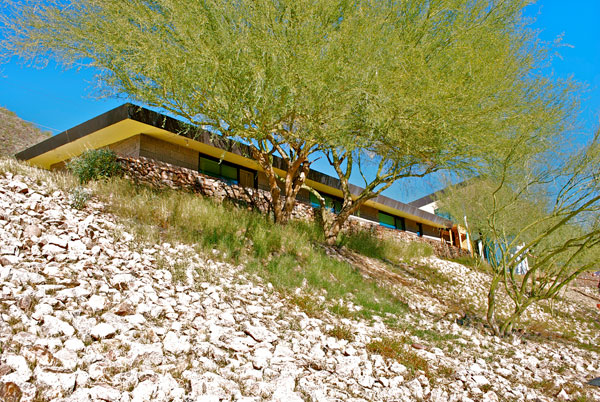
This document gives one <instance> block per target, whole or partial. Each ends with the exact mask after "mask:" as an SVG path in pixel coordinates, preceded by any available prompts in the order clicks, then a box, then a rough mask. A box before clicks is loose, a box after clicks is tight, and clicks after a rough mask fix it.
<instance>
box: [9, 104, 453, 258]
mask: <svg viewBox="0 0 600 402" xmlns="http://www.w3.org/2000/svg"><path fill="white" fill-rule="evenodd" d="M98 148H109V149H111V150H113V151H115V153H117V154H120V155H123V156H129V157H134V158H137V157H144V158H148V159H152V160H156V161H160V162H165V163H168V164H172V165H175V166H179V167H185V168H188V169H192V170H195V171H198V172H201V173H203V174H205V175H209V176H212V177H216V178H219V179H221V180H223V181H226V182H228V183H235V184H239V185H240V186H243V187H251V188H257V189H268V187H267V180H266V176H265V174H264V173H263V172H262V170H261V168H260V166H259V165H258V164H257V163H256V162H255V161H254V160H253V159H252V158H251V157H250V156H249V155H250V152H249V149H248V146H247V145H245V144H242V143H239V142H235V141H230V140H226V139H223V138H222V137H220V136H218V135H215V134H212V133H209V132H208V131H205V130H202V129H199V128H195V127H192V126H190V125H188V124H186V123H183V122H181V121H179V120H177V119H174V118H172V117H169V116H165V115H163V114H160V113H157V112H154V111H151V110H148V109H145V108H142V107H139V106H136V105H132V104H124V105H122V106H119V107H117V108H115V109H113V110H110V111H108V112H106V113H104V114H102V115H100V116H97V117H95V118H93V119H91V120H89V121H87V122H85V123H82V124H80V125H78V126H76V127H73V128H72V129H69V130H66V131H64V132H62V133H60V134H57V135H55V136H53V137H50V138H48V139H46V140H44V141H42V142H40V143H38V144H36V145H34V146H32V147H30V148H28V149H26V150H24V151H22V152H20V153H18V154H17V155H16V157H17V158H18V159H21V160H25V161H28V162H29V163H30V164H32V165H35V166H38V167H42V168H45V169H57V168H62V167H64V165H65V162H66V161H68V160H69V159H71V158H73V157H75V156H78V155H80V154H81V153H82V152H84V151H86V150H89V149H98ZM274 163H275V166H276V167H278V168H283V167H284V165H283V161H282V160H281V159H278V158H276V159H275V161H274ZM280 170H281V169H280ZM282 172H283V171H282V170H281V172H280V173H282ZM307 185H308V186H311V187H313V188H314V189H316V190H318V191H319V192H320V193H321V194H323V195H324V196H325V197H326V199H327V200H328V202H329V204H330V205H331V206H332V207H333V208H335V206H336V205H337V204H338V203H341V200H342V198H341V197H342V192H341V191H340V185H339V180H338V179H336V178H334V177H331V176H327V175H325V174H322V173H319V172H317V171H314V170H311V171H310V174H309V175H308V179H307ZM361 190H362V189H361V188H359V187H357V186H351V191H352V192H353V193H357V194H358V193H360V191H361ZM298 201H300V202H303V203H306V204H309V205H310V204H312V205H313V206H316V205H318V204H316V202H315V200H314V199H312V198H311V194H310V193H309V192H308V191H304V190H303V191H302V192H301V193H300V194H299V195H298ZM352 219H357V220H366V221H368V222H371V223H373V222H374V223H378V224H380V225H382V226H385V227H387V228H391V229H397V230H402V231H406V232H411V233H414V234H415V235H417V236H420V237H426V238H430V239H432V240H438V241H443V239H444V238H445V237H448V233H449V232H450V233H452V231H453V228H455V227H456V225H455V224H454V223H453V222H452V221H451V220H449V219H446V218H444V217H441V216H437V215H435V214H434V213H431V212H430V211H427V210H423V209H419V208H418V207H416V206H413V205H409V204H405V203H402V202H399V201H396V200H393V199H391V198H388V197H385V196H381V195H380V196H378V197H377V198H374V199H372V200H370V201H368V202H367V203H366V204H365V205H364V206H363V207H362V208H361V209H360V211H358V213H357V214H356V216H353V217H352ZM450 242H452V235H450ZM461 243H462V242H457V241H454V243H453V244H454V245H457V246H459V247H460V244H461Z"/></svg>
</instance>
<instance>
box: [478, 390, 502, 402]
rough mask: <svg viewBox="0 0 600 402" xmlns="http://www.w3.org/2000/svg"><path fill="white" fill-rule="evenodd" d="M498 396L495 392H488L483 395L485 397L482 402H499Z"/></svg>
mask: <svg viewBox="0 0 600 402" xmlns="http://www.w3.org/2000/svg"><path fill="white" fill-rule="evenodd" d="M498 401H499V399H498V395H496V393H495V392H494V391H488V392H486V393H485V394H483V397H482V399H481V402H498Z"/></svg>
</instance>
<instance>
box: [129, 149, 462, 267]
mask: <svg viewBox="0 0 600 402" xmlns="http://www.w3.org/2000/svg"><path fill="white" fill-rule="evenodd" d="M118 161H119V163H120V164H121V165H122V166H123V169H124V171H125V175H126V176H127V177H128V178H129V179H131V180H134V181H135V182H140V183H144V184H148V185H151V186H153V187H156V188H172V189H182V190H186V191H191V192H194V193H198V194H201V195H203V196H205V197H210V198H213V199H215V200H217V201H218V202H222V201H224V200H229V201H231V202H234V203H236V204H237V205H243V206H245V207H247V208H248V209H257V210H259V211H261V212H263V213H269V212H270V204H271V203H270V200H271V194H270V193H269V192H268V191H265V190H261V189H253V188H246V187H242V186H239V185H236V184H233V185H230V184H228V183H226V182H224V181H222V180H218V179H215V178H213V177H210V176H207V175H205V174H202V173H199V172H197V171H195V170H192V169H187V168H184V167H178V166H174V165H171V164H168V163H164V162H158V161H155V160H152V159H148V158H144V157H139V158H132V157H125V156H119V157H118ZM314 216H315V214H314V209H313V208H312V207H311V206H310V205H308V204H305V203H302V202H298V203H296V206H295V208H294V211H293V213H292V219H305V220H312V219H314ZM345 230H369V231H372V232H373V233H374V234H376V235H377V236H378V237H380V238H388V239H394V240H400V241H410V242H413V241H417V242H422V243H427V244H430V245H431V246H432V247H433V250H434V253H435V254H436V255H437V256H439V257H442V258H456V257H459V256H462V255H469V253H468V251H466V250H461V249H459V248H457V247H453V246H450V245H449V244H447V243H445V242H443V241H441V240H439V241H436V240H433V239H428V238H424V237H419V236H417V235H416V234H414V233H411V232H408V231H406V232H405V231H401V230H394V229H389V228H386V227H383V226H381V225H379V223H378V222H372V221H368V220H366V219H353V218H352V219H350V220H348V222H347V223H346V225H345Z"/></svg>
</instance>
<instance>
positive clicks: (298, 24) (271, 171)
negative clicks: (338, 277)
mask: <svg viewBox="0 0 600 402" xmlns="http://www.w3.org/2000/svg"><path fill="white" fill-rule="evenodd" d="M528 3H529V1H528V0H503V1H499V0H479V1H465V0H406V1H397V2H394V1H387V0H293V1H292V0H278V1H275V0H252V1H248V0H237V1H228V0H202V1H199V0H77V1H75V0H48V1H46V2H44V3H43V4H41V5H40V4H38V2H37V1H34V0H20V1H19V0H16V1H13V0H8V1H7V2H5V3H4V7H5V8H6V9H7V12H6V13H5V15H6V17H3V18H2V21H1V22H2V25H3V26H4V28H2V31H3V35H4V37H5V38H7V39H6V40H4V41H3V42H2V43H1V46H0V47H1V48H3V49H5V50H7V52H6V54H7V55H8V56H11V55H15V54H16V55H19V56H21V57H23V58H24V59H25V60H29V61H31V62H33V63H40V64H42V65H43V64H44V63H45V62H47V61H48V60H50V59H55V60H57V61H58V62H60V63H63V64H64V65H66V66H82V65H83V66H90V67H95V68H97V69H98V70H99V71H100V75H99V77H98V78H99V81H100V84H101V88H102V89H103V91H104V92H103V93H104V94H106V95H125V96H127V97H129V98H130V99H132V100H135V101H138V102H141V103H144V104H147V105H150V106H156V107H160V108H163V109H166V110H168V111H169V112H171V113H173V114H175V115H178V116H182V117H184V118H185V119H187V120H188V121H190V122H192V123H193V124H195V125H198V126H201V127H205V128H209V129H210V130H211V131H213V132H215V133H220V134H222V135H224V136H227V137H230V138H237V139H241V140H243V141H244V142H246V143H248V144H250V145H251V149H252V155H251V156H252V157H254V158H255V159H256V160H257V161H258V162H259V164H260V166H261V167H262V169H263V170H264V171H265V173H266V176H267V178H268V181H269V187H270V190H271V195H272V202H273V211H274V215H275V220H276V221H279V222H285V221H286V220H287V219H288V218H289V216H290V214H291V211H292V208H293V205H294V203H295V198H296V195H297V193H298V192H299V191H300V189H301V188H302V187H303V186H304V185H305V181H306V176H307V173H308V171H309V169H310V164H311V163H312V162H313V161H314V159H315V158H316V157H318V156H317V155H320V154H318V153H317V152H318V151H320V152H324V153H326V154H327V155H328V156H329V157H330V159H331V161H332V164H334V166H337V171H338V174H339V176H340V179H341V181H342V189H343V190H344V208H343V213H340V215H339V218H337V219H336V220H335V221H334V222H333V226H332V227H331V229H332V233H331V235H330V236H329V239H333V238H335V235H336V233H337V231H336V230H339V229H338V228H339V227H341V225H342V224H343V222H344V221H345V219H346V218H347V217H348V216H349V215H350V214H351V213H352V212H354V211H355V210H356V209H357V208H358V207H360V204H361V203H362V202H364V201H366V200H368V199H369V198H372V197H374V196H375V195H377V194H378V193H379V192H381V191H383V190H384V189H385V188H387V187H389V185H390V184H391V183H393V182H394V181H395V180H397V179H398V178H401V177H404V176H411V175H419V176H421V175H425V174H428V173H430V172H432V171H436V170H439V169H457V168H472V167H473V166H475V165H476V164H477V163H478V162H479V161H480V160H481V158H482V157H483V156H482V155H484V156H485V155H489V154H490V153H492V154H493V153H494V152H495V150H496V149H497V148H498V147H501V146H504V145H503V144H504V141H506V140H508V139H510V138H511V137H512V136H514V135H515V133H517V132H520V131H538V132H539V133H540V135H541V136H543V135H546V134H547V133H549V132H552V131H554V132H556V131H560V130H561V129H562V125H563V124H565V121H566V120H567V119H566V116H569V113H568V112H569V111H570V110H572V108H573V107H574V105H575V102H574V98H573V97H572V95H573V89H574V88H573V86H572V85H571V83H570V82H559V81H555V80H550V79H545V78H542V77H541V76H539V75H538V74H536V73H537V69H539V68H541V67H543V66H544V63H546V62H548V60H549V57H548V48H547V47H546V46H544V45H542V44H540V43H539V41H537V39H536V35H535V33H534V32H533V31H531V30H528V29H527V23H526V21H525V20H524V18H523V17H522V10H523V8H524V7H525V6H526V5H527V4H528ZM274 156H280V157H282V158H283V159H284V169H283V170H279V169H277V168H276V167H275V166H274V163H273V157H274ZM356 161H361V163H362V166H365V165H367V164H369V163H374V166H375V167H377V166H379V169H378V174H377V175H376V177H375V179H374V180H372V181H370V179H368V180H366V183H365V184H366V191H365V192H363V194H361V195H351V194H349V193H348V191H346V188H347V187H348V186H347V185H345V182H347V179H348V178H349V177H350V176H351V169H353V168H354V167H355V166H356V165H357V164H356V163H355V162H356ZM372 161H374V162H372ZM376 170H377V169H376ZM281 195H283V197H281Z"/></svg>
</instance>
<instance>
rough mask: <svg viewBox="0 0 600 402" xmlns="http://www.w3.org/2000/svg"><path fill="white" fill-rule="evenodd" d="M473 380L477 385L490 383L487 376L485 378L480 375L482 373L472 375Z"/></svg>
mask: <svg viewBox="0 0 600 402" xmlns="http://www.w3.org/2000/svg"><path fill="white" fill-rule="evenodd" d="M473 381H474V382H475V384H477V385H478V386H482V385H489V384H490V381H489V380H488V379H487V378H485V376H482V375H474V376H473Z"/></svg>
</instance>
